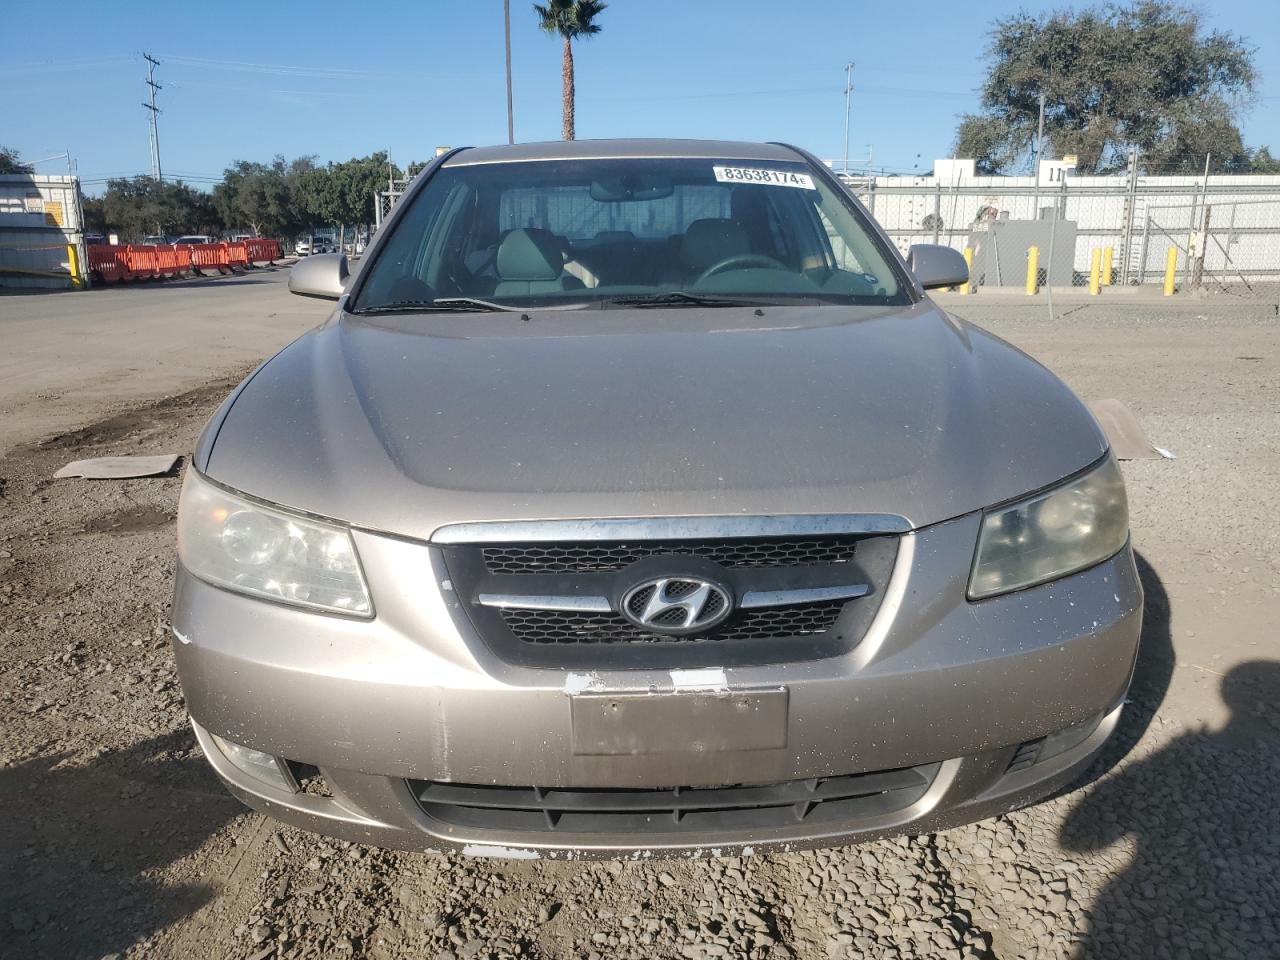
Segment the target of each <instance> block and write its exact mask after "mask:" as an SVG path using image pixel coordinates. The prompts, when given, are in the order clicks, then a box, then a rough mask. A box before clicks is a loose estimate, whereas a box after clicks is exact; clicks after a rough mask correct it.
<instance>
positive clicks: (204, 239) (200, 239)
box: [173, 233, 217, 244]
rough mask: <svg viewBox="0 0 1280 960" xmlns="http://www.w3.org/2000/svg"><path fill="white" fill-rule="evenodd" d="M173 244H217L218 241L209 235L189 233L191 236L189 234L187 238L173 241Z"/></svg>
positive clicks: (183, 237)
mask: <svg viewBox="0 0 1280 960" xmlns="http://www.w3.org/2000/svg"><path fill="white" fill-rule="evenodd" d="M173 242H174V243H175V244H178V243H217V241H216V240H215V239H214V238H213V237H211V236H208V235H207V234H203V233H189V234H187V235H186V236H182V237H179V238H178V239H177V240H175V241H173Z"/></svg>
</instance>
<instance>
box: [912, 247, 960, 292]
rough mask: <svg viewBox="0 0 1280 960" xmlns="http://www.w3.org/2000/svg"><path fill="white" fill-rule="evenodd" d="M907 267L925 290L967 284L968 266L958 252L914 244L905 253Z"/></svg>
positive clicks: (947, 248) (949, 248)
mask: <svg viewBox="0 0 1280 960" xmlns="http://www.w3.org/2000/svg"><path fill="white" fill-rule="evenodd" d="M907 266H909V267H910V268H911V272H912V273H914V274H915V275H916V279H917V280H919V281H920V286H922V287H924V288H925V289H926V290H934V289H936V288H938V287H958V286H960V285H961V284H965V283H968V282H969V264H967V263H965V262H964V257H963V256H962V255H961V254H960V251H958V250H953V249H951V247H943V246H940V245H938V244H933V243H916V244H913V245H912V247H911V249H910V250H909V251H908V252H907Z"/></svg>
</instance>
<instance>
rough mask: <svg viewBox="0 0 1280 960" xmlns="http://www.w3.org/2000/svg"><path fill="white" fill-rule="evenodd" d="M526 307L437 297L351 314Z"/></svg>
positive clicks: (380, 305)
mask: <svg viewBox="0 0 1280 960" xmlns="http://www.w3.org/2000/svg"><path fill="white" fill-rule="evenodd" d="M528 309H529V308H528V307H513V306H510V305H508V304H505V303H494V302H493V301H492V300H479V299H477V298H475V297H437V298H436V299H435V300H393V301H391V302H390V303H378V304H374V305H373V306H369V307H361V308H360V309H359V310H353V311H351V312H352V313H356V314H367V313H445V312H460V313H512V312H515V313H519V312H520V311H522V310H528Z"/></svg>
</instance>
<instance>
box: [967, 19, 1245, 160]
mask: <svg viewBox="0 0 1280 960" xmlns="http://www.w3.org/2000/svg"><path fill="white" fill-rule="evenodd" d="M987 53H988V56H989V57H990V61H991V62H990V66H989V67H988V71H987V77H986V80H985V82H984V83H983V87H982V111H981V112H980V113H977V114H968V115H966V116H965V117H963V118H962V120H961V123H960V127H959V130H958V132H957V136H956V152H957V153H958V154H959V155H961V156H970V157H975V158H976V159H977V161H978V169H979V170H980V171H981V172H983V173H1004V172H1008V171H1009V170H1010V169H1011V168H1013V167H1015V166H1016V165H1018V164H1019V163H1020V162H1023V161H1025V160H1026V159H1027V158H1029V156H1030V152H1031V150H1032V149H1033V144H1034V141H1035V138H1036V128H1037V122H1038V116H1039V101H1040V95H1041V93H1043V94H1044V97H1045V113H1044V124H1045V141H1046V153H1048V152H1049V151H1050V150H1052V151H1053V152H1054V153H1056V154H1057V155H1059V156H1062V155H1064V154H1075V155H1076V156H1077V157H1079V163H1078V167H1077V169H1079V170H1080V171H1081V172H1082V173H1110V172H1114V171H1117V170H1120V169H1123V168H1124V166H1125V164H1126V163H1127V160H1128V154H1129V151H1130V149H1131V148H1132V147H1137V148H1138V149H1139V151H1140V155H1141V158H1142V164H1143V167H1144V169H1146V170H1149V171H1157V172H1171V171H1174V170H1180V169H1187V168H1195V166H1196V164H1197V163H1199V164H1200V165H1201V167H1202V166H1203V164H1204V158H1205V154H1210V155H1212V156H1213V157H1214V158H1215V159H1216V164H1215V165H1216V167H1217V168H1218V169H1223V170H1233V171H1235V170H1238V169H1239V168H1240V167H1241V166H1242V165H1245V166H1247V165H1248V164H1249V163H1250V162H1251V161H1250V157H1251V154H1250V152H1249V151H1248V150H1247V149H1246V147H1245V146H1244V143H1243V141H1242V139H1241V136H1240V130H1239V127H1238V125H1237V121H1238V117H1239V113H1240V110H1241V109H1242V108H1243V107H1244V106H1245V105H1246V104H1247V103H1248V101H1249V99H1250V98H1251V96H1252V95H1253V92H1254V87H1255V83H1256V80H1257V74H1256V71H1255V70H1254V66H1253V54H1254V51H1253V50H1252V49H1251V48H1250V47H1248V46H1247V45H1246V44H1245V42H1244V40H1243V39H1242V38H1240V37H1236V36H1232V35H1229V34H1226V33H1222V32H1219V31H1214V32H1212V33H1206V32H1205V30H1204V28H1203V23H1202V20H1201V15H1200V14H1199V13H1198V12H1196V11H1195V10H1193V9H1190V8H1187V7H1182V6H1178V5H1176V4H1174V3H1170V2H1167V0H1141V2H1135V3H1130V4H1126V5H1120V4H1109V5H1106V6H1102V7H1094V8H1090V9H1086V10H1082V11H1079V12H1076V11H1071V10H1066V11H1059V12H1055V13H1050V14H1045V15H1041V16H1033V15H1032V14H1029V13H1026V12H1020V13H1017V14H1014V15H1012V16H1009V17H1006V18H1003V19H1000V20H997V21H996V22H995V24H994V26H993V29H992V31H991V43H990V46H989V47H988V50H987ZM1268 157H1269V154H1268Z"/></svg>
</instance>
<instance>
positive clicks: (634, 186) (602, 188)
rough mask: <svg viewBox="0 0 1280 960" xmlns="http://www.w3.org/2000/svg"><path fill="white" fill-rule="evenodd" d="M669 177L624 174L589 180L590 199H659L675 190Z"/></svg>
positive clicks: (620, 201)
mask: <svg viewBox="0 0 1280 960" xmlns="http://www.w3.org/2000/svg"><path fill="white" fill-rule="evenodd" d="M675 189H676V188H675V184H674V183H672V181H671V178H670V177H664V176H659V175H656V174H646V173H641V174H625V175H623V176H621V177H609V178H607V179H602V180H592V181H591V199H592V200H595V201H597V202H599V203H625V202H627V201H635V200H661V199H663V198H664V197H669V196H671V194H673V193H674V192H675Z"/></svg>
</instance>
